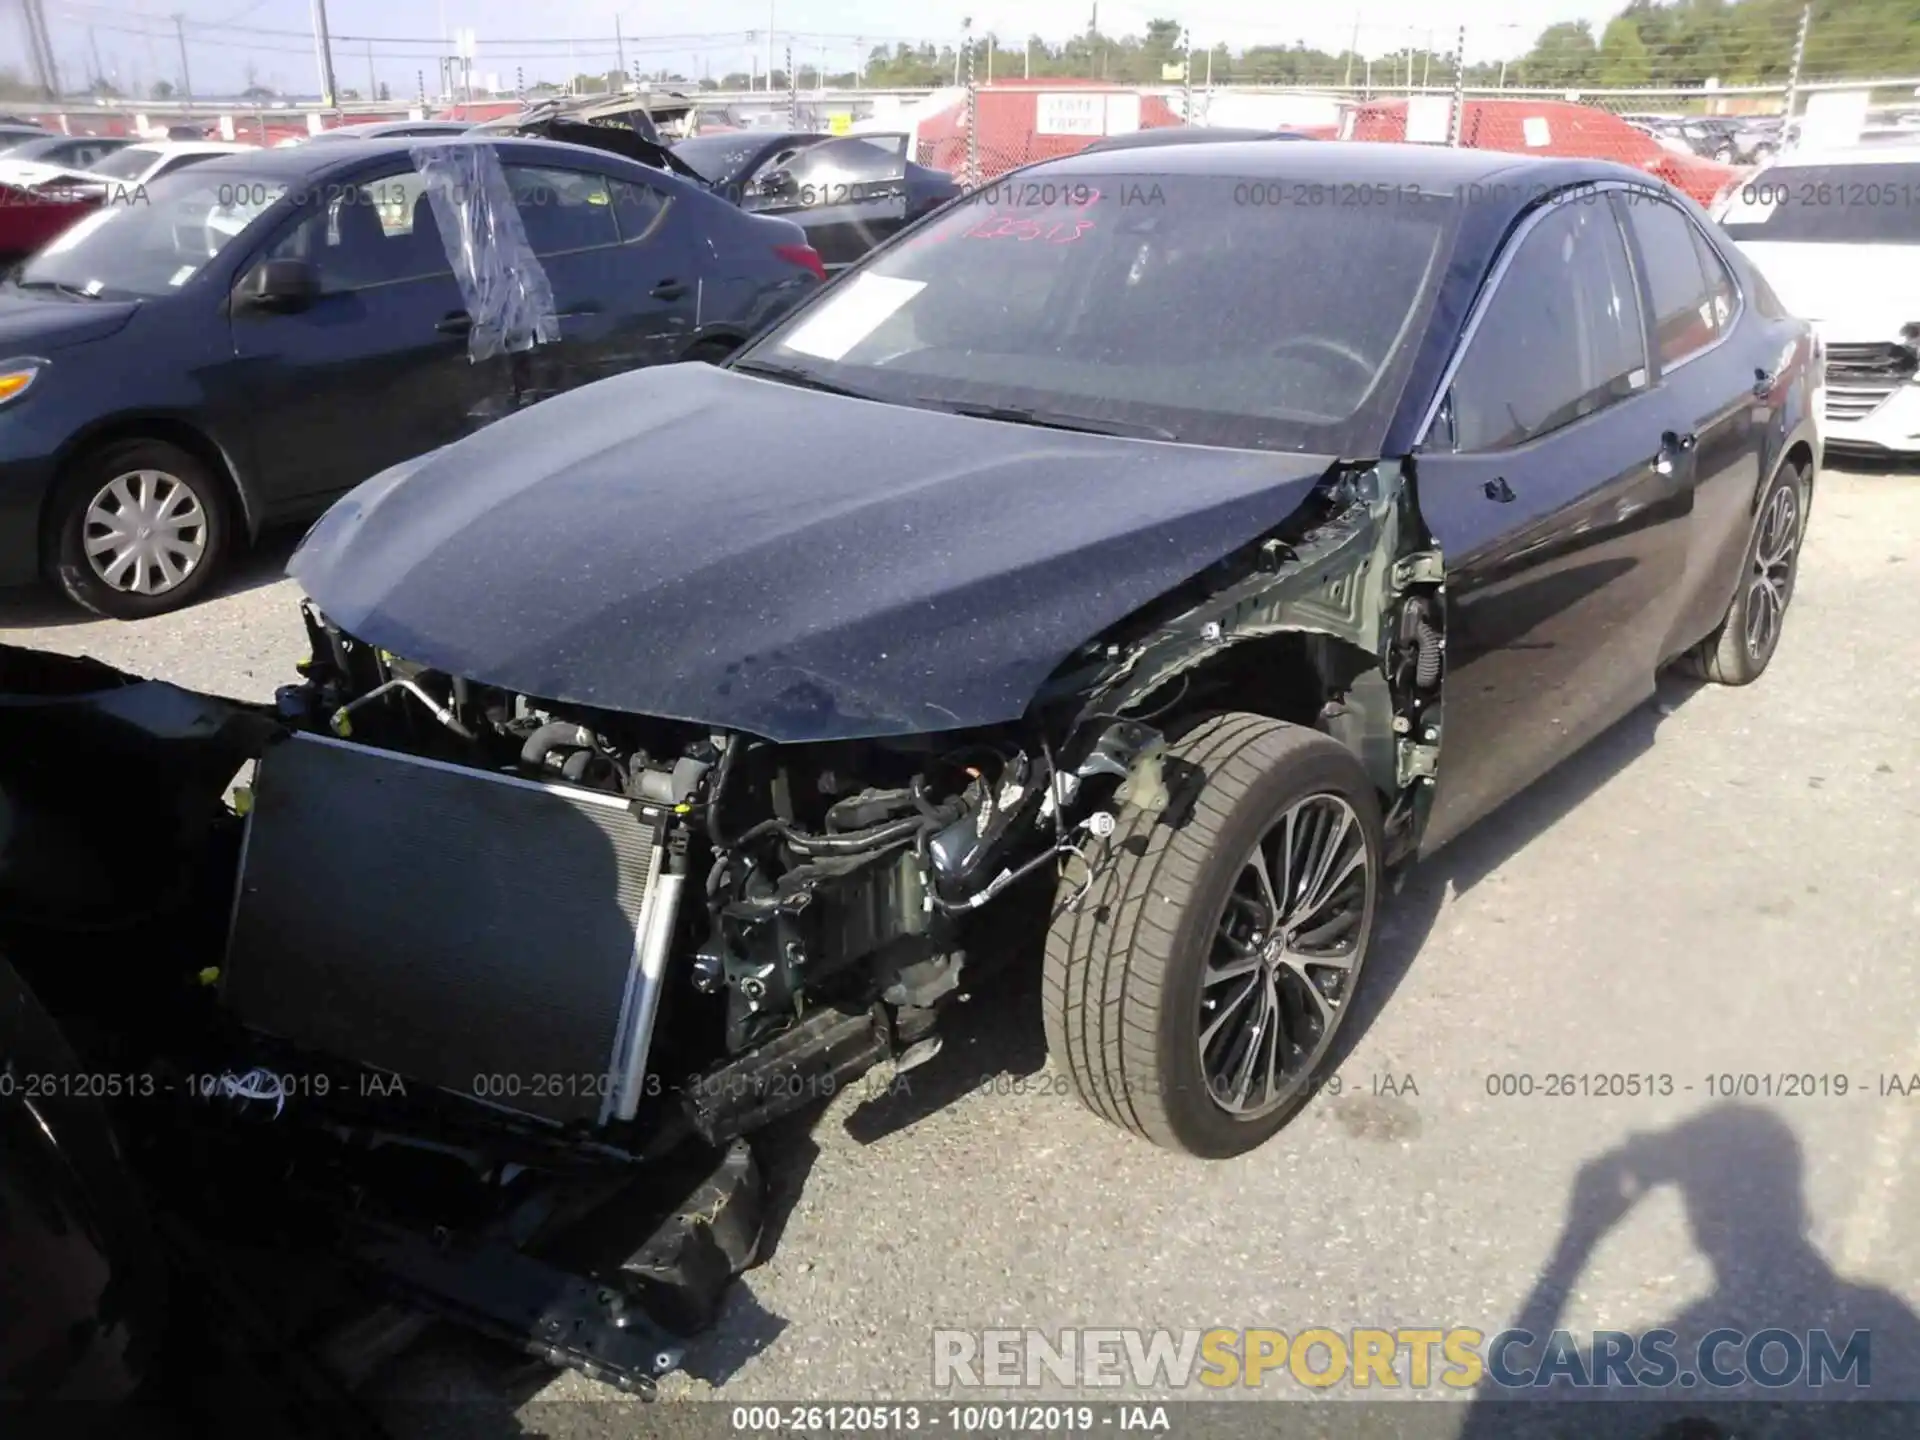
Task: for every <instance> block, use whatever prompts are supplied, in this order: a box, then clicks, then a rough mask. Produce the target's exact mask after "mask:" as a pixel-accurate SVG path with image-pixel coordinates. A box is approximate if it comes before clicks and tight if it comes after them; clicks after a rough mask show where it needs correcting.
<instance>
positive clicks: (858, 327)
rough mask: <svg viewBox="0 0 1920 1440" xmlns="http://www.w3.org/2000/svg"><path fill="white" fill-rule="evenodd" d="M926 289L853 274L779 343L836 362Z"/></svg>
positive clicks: (916, 284) (917, 282)
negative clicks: (810, 316)
mask: <svg viewBox="0 0 1920 1440" xmlns="http://www.w3.org/2000/svg"><path fill="white" fill-rule="evenodd" d="M926 288H927V282H926V281H924V280H898V279H895V278H894V277H892V276H889V275H856V276H854V277H853V279H851V280H849V281H848V282H847V283H846V285H844V286H843V287H841V290H840V293H839V294H837V295H835V296H833V297H832V298H831V299H830V300H828V301H827V302H826V303H825V304H824V305H822V306H821V307H820V308H819V309H818V310H817V311H815V312H814V314H813V316H812V318H810V319H808V320H807V321H806V322H805V323H804V324H802V325H801V326H800V327H799V328H798V329H796V330H795V331H794V332H793V334H791V335H789V336H788V337H787V338H786V339H785V340H784V341H782V342H781V343H782V344H783V345H784V346H785V348H786V349H788V350H797V351H799V352H800V353H801V354H802V355H817V356H818V357H819V358H820V359H822V360H838V359H839V358H840V357H841V356H843V355H845V354H846V353H847V352H848V351H849V350H851V349H853V347H854V346H856V345H858V344H859V343H860V342H861V341H862V340H864V339H866V338H867V336H869V335H871V334H872V333H873V332H874V331H876V330H878V329H879V328H880V326H881V325H882V324H883V323H884V322H885V321H886V319H887V317H888V316H890V315H892V314H893V313H894V311H896V310H898V309H899V308H900V307H901V306H902V305H904V304H906V303H907V302H908V301H909V300H911V299H912V298H913V297H914V296H916V295H918V294H919V293H920V292H921V291H922V290H924V289H926Z"/></svg>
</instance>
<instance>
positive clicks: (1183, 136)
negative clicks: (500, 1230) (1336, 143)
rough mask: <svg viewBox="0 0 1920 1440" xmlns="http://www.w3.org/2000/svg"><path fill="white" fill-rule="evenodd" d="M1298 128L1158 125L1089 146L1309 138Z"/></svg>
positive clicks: (1105, 147) (1116, 147)
mask: <svg viewBox="0 0 1920 1440" xmlns="http://www.w3.org/2000/svg"><path fill="white" fill-rule="evenodd" d="M1308 138H1309V137H1308V136H1305V135H1302V134H1300V133H1299V132H1298V131H1295V130H1282V129H1272V130H1269V129H1265V128H1262V127H1260V126H1256V125H1213V126H1207V125H1194V126H1185V125H1156V126H1153V127H1151V128H1149V129H1146V130H1135V131H1133V132H1132V133H1130V134H1122V135H1107V136H1104V137H1102V138H1101V139H1098V140H1096V141H1094V142H1093V144H1091V145H1089V146H1088V147H1087V148H1088V149H1089V150H1143V149H1147V148H1149V147H1151V146H1155V145H1210V144H1225V143H1227V142H1229V141H1234V140H1305V139H1308Z"/></svg>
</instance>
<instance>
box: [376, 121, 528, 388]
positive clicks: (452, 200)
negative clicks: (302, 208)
mask: <svg viewBox="0 0 1920 1440" xmlns="http://www.w3.org/2000/svg"><path fill="white" fill-rule="evenodd" d="M410 154H411V156H412V159H413V164H414V168H415V169H416V170H418V171H419V172H420V175H421V177H422V178H423V179H424V180H425V181H426V188H427V194H428V196H429V197H431V198H430V204H431V205H432V208H433V218H434V223H435V224H437V225H438V226H439V227H440V241H441V243H442V244H443V245H445V246H446V249H447V258H448V259H449V260H450V261H452V262H453V276H454V279H455V280H456V281H457V282H458V283H459V286H460V294H461V296H462V298H464V299H465V300H466V302H467V313H468V314H469V315H471V316H472V317H473V329H472V330H471V331H470V332H469V333H468V336H467V358H468V359H469V360H472V361H473V362H475V363H476V364H477V363H478V362H480V361H482V360H489V359H492V358H493V357H494V356H496V355H503V354H510V353H513V352H516V351H524V350H531V349H533V348H534V347H535V346H536V345H550V344H552V343H554V342H555V341H557V340H558V339H559V338H560V317H559V315H558V314H557V313H556V311H555V309H554V303H553V287H552V285H551V284H549V283H548V281H547V272H546V271H545V269H543V268H542V267H541V264H540V261H539V260H538V259H537V258H536V257H535V255H534V253H533V246H532V245H531V244H529V243H528V241H527V229H526V226H525V225H524V224H523V223H522V221H521V219H520V210H519V208H518V207H517V206H516V205H515V204H514V202H513V191H512V190H511V189H510V188H509V187H508V184H507V176H506V172H505V171H504V170H503V169H501V166H500V157H499V155H498V154H497V153H496V151H495V150H494V147H493V146H492V145H490V144H488V143H486V142H485V141H481V140H465V139H458V140H446V141H441V142H439V143H437V144H430V145H416V146H414V147H413V148H412V150H411V151H410Z"/></svg>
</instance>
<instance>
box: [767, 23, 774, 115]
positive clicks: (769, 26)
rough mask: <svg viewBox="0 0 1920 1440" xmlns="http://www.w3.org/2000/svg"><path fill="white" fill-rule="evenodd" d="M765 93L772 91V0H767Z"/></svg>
mask: <svg viewBox="0 0 1920 1440" xmlns="http://www.w3.org/2000/svg"><path fill="white" fill-rule="evenodd" d="M767 93H768V94H769V95H771V94H772V93H773V0H767Z"/></svg>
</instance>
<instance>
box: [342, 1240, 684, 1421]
mask: <svg viewBox="0 0 1920 1440" xmlns="http://www.w3.org/2000/svg"><path fill="white" fill-rule="evenodd" d="M368 1228H369V1231H370V1232H371V1233H369V1234H367V1235H366V1236H365V1238H363V1239H361V1240H360V1241H359V1243H357V1244H354V1245H353V1246H352V1248H351V1250H350V1254H351V1255H352V1257H353V1258H354V1259H355V1260H356V1261H358V1262H359V1263H360V1264H361V1265H363V1266H365V1267H366V1268H367V1269H368V1270H369V1271H371V1272H372V1274H373V1276H374V1277H375V1278H377V1279H378V1280H379V1281H380V1282H382V1283H383V1284H384V1285H385V1286H386V1287H388V1288H389V1289H390V1290H391V1291H392V1292H394V1293H396V1294H397V1295H399V1296H400V1297H401V1298H403V1299H405V1300H406V1301H408V1302H410V1303H412V1304H414V1305H418V1306H419V1307H420V1308H422V1309H424V1310H427V1311H429V1312H431V1313H433V1314H436V1315H440V1316H442V1317H444V1318H446V1319H449V1320H453V1321H455V1322H457V1323H459V1324H462V1325H466V1326H468V1327H470V1328H472V1329H474V1330H478V1331H480V1332H481V1333H482V1334H485V1335H490V1336H492V1337H494V1338H495V1339H498V1340H502V1341H505V1342H506V1343H507V1344H509V1345H516V1346H518V1347H520V1348H521V1349H523V1350H525V1351H526V1352H527V1353H528V1354H531V1355H535V1356H538V1357H539V1358H540V1359H542V1360H545V1361H546V1362H547V1363H549V1364H551V1365H559V1366H565V1367H566V1368H567V1369H570V1370H578V1371H579V1372H580V1373H581V1374H583V1375H585V1376H587V1377H588V1378H590V1379H594V1380H599V1381H602V1382H604V1383H606V1384H609V1385H614V1386H617V1387H619V1388H620V1389H622V1390H625V1391H626V1392H627V1393H629V1394H633V1395H639V1396H642V1397H643V1398H645V1399H649V1400H651V1399H652V1398H653V1397H654V1394H655V1390H656V1381H657V1380H658V1378H659V1377H660V1376H662V1375H664V1374H666V1373H667V1372H668V1371H670V1370H673V1369H676V1368H678V1366H679V1364H680V1361H681V1357H682V1355H683V1353H684V1351H683V1348H682V1346H681V1345H680V1343H679V1342H678V1341H677V1340H675V1339H674V1338H673V1337H671V1336H669V1335H667V1334H666V1333H665V1332H664V1331H663V1330H661V1329H660V1328H659V1327H658V1326H656V1325H655V1324H654V1323H653V1322H652V1320H650V1319H649V1318H648V1317H647V1316H646V1315H645V1314H643V1313H642V1312H641V1311H640V1309H639V1308H638V1307H637V1306H636V1305H635V1304H634V1303H633V1302H632V1301H631V1300H630V1299H629V1297H628V1296H627V1295H626V1294H624V1293H623V1292H622V1291H621V1290H619V1289H618V1288H616V1287H610V1286H602V1285H596V1284H595V1283H594V1282H593V1281H591V1280H587V1279H585V1278H583V1277H581V1276H578V1275H570V1274H568V1273H566V1272H565V1271H562V1270H558V1269H555V1268H554V1267H553V1266H550V1265H547V1264H544V1263H543V1262H541V1261H539V1260H536V1259H534V1258H533V1257H531V1256H528V1255H523V1254H521V1253H519V1252H518V1251H514V1250H510V1249H507V1248H506V1247H505V1246H501V1245H494V1244H483V1245H480V1246H478V1247H475V1248H471V1249H468V1248H464V1247H462V1248H453V1247H449V1248H445V1249H443V1248H440V1247H438V1246H435V1245H433V1244H430V1243H429V1242H427V1241H426V1240H424V1239H422V1238H420V1237H418V1236H415V1235H412V1234H409V1233H407V1232H405V1231H401V1230H396V1229H392V1228H389V1227H378V1228H375V1227H371V1226H370V1227H368Z"/></svg>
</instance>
